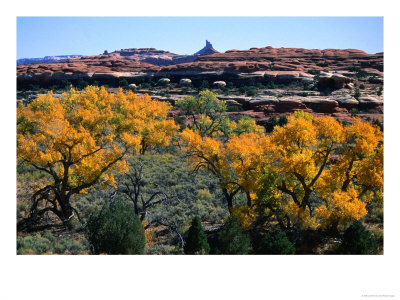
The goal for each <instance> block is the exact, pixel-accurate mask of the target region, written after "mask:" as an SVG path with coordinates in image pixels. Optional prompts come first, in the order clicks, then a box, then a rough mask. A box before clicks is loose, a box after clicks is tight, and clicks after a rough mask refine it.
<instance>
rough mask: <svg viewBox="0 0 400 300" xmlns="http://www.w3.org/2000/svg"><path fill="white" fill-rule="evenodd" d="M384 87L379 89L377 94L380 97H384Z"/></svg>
mask: <svg viewBox="0 0 400 300" xmlns="http://www.w3.org/2000/svg"><path fill="white" fill-rule="evenodd" d="M382 92H383V87H379V90H378V91H377V92H376V94H377V95H378V96H382Z"/></svg>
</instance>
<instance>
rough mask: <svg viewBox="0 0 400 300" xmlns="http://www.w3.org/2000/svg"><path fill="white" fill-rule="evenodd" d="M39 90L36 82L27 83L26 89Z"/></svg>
mask: <svg viewBox="0 0 400 300" xmlns="http://www.w3.org/2000/svg"><path fill="white" fill-rule="evenodd" d="M39 90H40V86H39V85H36V84H29V85H28V91H39Z"/></svg>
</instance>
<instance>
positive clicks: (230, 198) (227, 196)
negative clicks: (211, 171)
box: [222, 188, 234, 212]
mask: <svg viewBox="0 0 400 300" xmlns="http://www.w3.org/2000/svg"><path fill="white" fill-rule="evenodd" d="M222 191H223V193H224V196H225V199H226V202H227V203H228V209H229V212H230V211H231V208H232V207H233V196H234V195H232V194H229V193H228V190H227V189H226V188H224V189H222Z"/></svg>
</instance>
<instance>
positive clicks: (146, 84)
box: [140, 82, 152, 89]
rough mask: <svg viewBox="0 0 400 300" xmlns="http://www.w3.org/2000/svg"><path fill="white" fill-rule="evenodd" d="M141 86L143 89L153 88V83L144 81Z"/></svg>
mask: <svg viewBox="0 0 400 300" xmlns="http://www.w3.org/2000/svg"><path fill="white" fill-rule="evenodd" d="M140 88H141V89H151V88H152V85H151V83H150V82H143V83H141V84H140Z"/></svg>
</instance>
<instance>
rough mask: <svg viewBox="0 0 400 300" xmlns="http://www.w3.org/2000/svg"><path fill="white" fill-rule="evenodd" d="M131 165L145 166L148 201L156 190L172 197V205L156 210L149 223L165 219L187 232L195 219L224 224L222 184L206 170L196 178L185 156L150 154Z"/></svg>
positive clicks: (224, 206)
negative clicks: (185, 229) (139, 164)
mask: <svg viewBox="0 0 400 300" xmlns="http://www.w3.org/2000/svg"><path fill="white" fill-rule="evenodd" d="M171 151H174V150H171ZM130 163H131V164H133V165H137V164H138V163H141V164H143V166H144V169H143V170H144V171H143V181H144V183H145V184H144V186H143V187H142V192H143V198H144V199H148V198H149V197H150V196H151V195H152V193H154V191H155V190H160V191H163V192H165V193H166V194H167V195H169V196H170V197H171V199H170V201H167V202H162V203H160V204H158V205H155V206H154V207H152V208H151V214H149V216H148V218H146V221H148V222H152V221H155V220H158V219H163V220H168V222H169V223H170V224H173V225H174V226H176V227H177V228H183V227H184V226H187V227H189V225H190V223H191V221H192V219H193V218H194V217H195V216H199V217H200V219H201V220H203V221H208V222H211V223H220V222H221V220H222V219H223V218H224V217H225V216H226V214H227V213H228V211H227V209H226V204H225V203H224V202H223V199H224V196H223V193H222V191H221V188H220V187H219V185H218V181H217V180H216V179H215V178H214V177H213V176H210V175H209V173H207V171H206V170H204V169H200V170H198V171H197V172H196V174H195V176H193V172H192V171H191V170H190V169H189V168H188V167H187V162H186V160H185V157H184V156H181V155H172V154H152V153H148V154H147V153H146V154H145V155H141V156H140V157H136V158H133V159H132V160H131V161H130Z"/></svg>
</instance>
